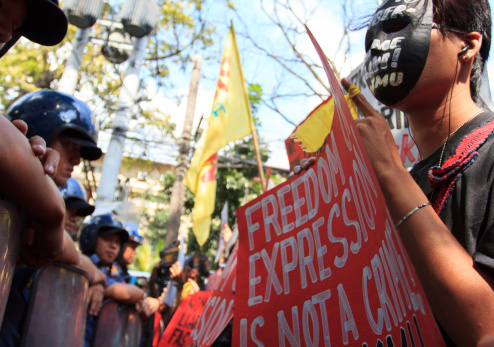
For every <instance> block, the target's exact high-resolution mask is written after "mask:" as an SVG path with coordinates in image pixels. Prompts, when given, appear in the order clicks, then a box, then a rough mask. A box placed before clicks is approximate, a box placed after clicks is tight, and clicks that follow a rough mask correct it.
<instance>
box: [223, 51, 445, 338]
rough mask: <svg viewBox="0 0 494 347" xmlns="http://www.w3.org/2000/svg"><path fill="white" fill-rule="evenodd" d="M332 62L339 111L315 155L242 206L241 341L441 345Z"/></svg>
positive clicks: (238, 320)
mask: <svg viewBox="0 0 494 347" xmlns="http://www.w3.org/2000/svg"><path fill="white" fill-rule="evenodd" d="M314 45H315V46H316V44H314ZM318 53H319V55H320V56H321V58H323V59H321V60H322V61H323V64H325V63H326V64H325V65H328V64H327V61H325V58H324V54H323V53H322V51H320V48H319V49H318ZM325 68H326V73H327V74H328V78H329V80H330V84H331V92H332V95H333V97H334V99H335V118H334V122H333V128H332V129H333V130H332V132H331V134H330V135H328V137H327V139H326V144H325V145H324V146H323V148H322V151H321V153H320V155H319V156H318V158H317V161H316V163H315V164H314V165H313V166H312V167H311V168H310V169H309V170H307V171H306V172H305V173H304V174H303V175H299V176H295V177H293V178H292V179H290V180H288V181H287V182H285V183H284V184H281V185H279V186H277V187H276V188H274V189H272V190H270V191H269V192H267V193H265V194H263V195H261V196H260V197H258V198H257V199H256V200H253V201H252V202H250V203H249V204H247V205H245V206H242V207H241V208H239V209H238V210H237V221H238V225H239V251H238V252H239V253H238V258H239V260H238V273H241V274H243V276H239V277H238V279H237V281H238V285H237V287H236V288H237V290H236V303H235V319H234V323H233V326H234V327H233V329H234V331H233V345H234V346H253V345H257V346H260V345H264V346H285V345H286V344H287V343H288V344H289V345H290V346H300V345H307V346H343V345H349V344H350V345H359V346H380V345H387V346H392V345H394V346H399V345H401V346H412V345H422V346H423V345H426V346H443V345H444V342H443V340H442V337H441V334H440V332H439V330H438V328H437V326H436V322H435V319H434V317H433V316H432V313H431V310H430V307H429V305H428V303H427V301H426V298H425V294H424V292H423V290H422V288H421V286H420V283H419V280H418V278H417V275H416V273H415V271H414V269H413V266H412V264H411V263H410V260H409V259H408V256H407V254H406V252H405V249H404V246H403V245H402V243H401V240H400V238H399V235H398V233H397V231H396V229H395V227H394V224H393V221H392V219H391V217H390V216H389V213H388V211H387V208H386V205H385V202H384V197H383V195H382V193H381V191H380V188H379V185H378V182H377V180H376V177H375V174H374V172H373V171H372V167H371V165H370V162H369V160H368V158H367V155H366V153H365V149H364V147H363V145H362V143H361V140H360V137H359V135H358V132H357V129H356V128H355V124H354V122H353V120H352V118H351V116H350V112H349V110H348V108H347V106H346V103H345V102H344V101H342V100H343V94H342V92H341V90H340V88H339V85H338V82H337V80H336V77H335V76H334V74H333V73H332V71H331V69H330V67H329V66H325Z"/></svg>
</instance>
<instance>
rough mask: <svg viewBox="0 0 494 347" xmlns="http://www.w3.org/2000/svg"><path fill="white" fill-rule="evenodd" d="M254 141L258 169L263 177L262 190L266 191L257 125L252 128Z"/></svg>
mask: <svg viewBox="0 0 494 347" xmlns="http://www.w3.org/2000/svg"><path fill="white" fill-rule="evenodd" d="M252 142H254V151H255V153H256V162H257V170H258V171H259V177H260V178H261V186H262V192H263V193H264V192H265V191H266V180H265V179H264V170H263V168H262V160H261V153H260V151H259V142H258V141H257V131H256V129H255V127H254V128H253V129H252Z"/></svg>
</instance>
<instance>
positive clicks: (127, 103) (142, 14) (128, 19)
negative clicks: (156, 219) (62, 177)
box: [95, 0, 159, 204]
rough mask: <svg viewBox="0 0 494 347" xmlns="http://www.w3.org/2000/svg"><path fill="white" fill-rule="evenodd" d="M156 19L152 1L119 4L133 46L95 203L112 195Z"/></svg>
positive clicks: (132, 0) (133, 0)
mask: <svg viewBox="0 0 494 347" xmlns="http://www.w3.org/2000/svg"><path fill="white" fill-rule="evenodd" d="M158 19H159V7H158V5H157V4H156V2H155V0H126V1H125V3H124V5H123V6H122V10H121V12H120V20H121V21H122V24H123V27H124V30H125V31H126V32H127V33H128V34H129V35H131V36H133V45H134V48H133V50H132V53H131V55H130V58H129V62H128V66H127V71H126V72H125V77H124V80H123V84H122V88H121V89H120V94H119V96H118V102H117V108H118V111H117V112H116V115H115V120H114V122H113V133H112V136H111V139H110V144H109V145H108V151H107V152H106V155H105V158H104V159H103V166H102V169H101V180H100V183H99V187H98V189H97V199H96V201H95V203H96V204H101V203H104V202H111V201H113V199H114V197H115V187H116V185H117V179H118V173H119V172H120V166H121V165H122V155H123V150H124V146H125V139H126V137H127V130H128V127H129V122H130V120H131V118H132V107H133V106H134V105H135V104H136V100H137V95H138V92H139V88H140V85H141V83H140V78H139V73H140V69H141V65H142V63H143V61H144V58H145V55H146V46H147V42H148V40H149V37H148V35H149V34H150V33H151V32H152V31H153V29H154V27H155V25H156V24H158Z"/></svg>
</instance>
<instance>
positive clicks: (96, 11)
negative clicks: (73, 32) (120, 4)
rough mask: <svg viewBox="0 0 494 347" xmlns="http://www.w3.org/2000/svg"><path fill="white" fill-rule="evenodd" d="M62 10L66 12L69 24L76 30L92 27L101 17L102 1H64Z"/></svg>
mask: <svg viewBox="0 0 494 347" xmlns="http://www.w3.org/2000/svg"><path fill="white" fill-rule="evenodd" d="M62 9H63V10H64V11H66V12H67V14H68V18H69V23H70V24H73V25H75V26H76V27H78V28H81V29H85V28H89V27H92V26H93V25H94V23H96V20H97V19H98V18H101V16H102V15H103V9H104V3H103V0H83V1H80V0H65V1H64V2H63V5H62Z"/></svg>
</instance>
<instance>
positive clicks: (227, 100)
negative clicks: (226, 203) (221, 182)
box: [184, 25, 254, 246]
mask: <svg viewBox="0 0 494 347" xmlns="http://www.w3.org/2000/svg"><path fill="white" fill-rule="evenodd" d="M253 127H254V126H253V123H252V118H251V113H250V104H249V99H248V95H247V88H246V86H245V81H244V76H243V74H242V66H241V65H240V57H239V54H238V49H237V42H236V40H235V32H234V30H233V25H232V27H231V29H230V33H229V34H228V38H227V40H226V44H225V49H224V50H223V55H222V57H221V70H220V76H219V78H218V84H217V86H216V94H215V97H214V102H213V107H212V110H211V114H210V115H209V118H208V125H207V128H206V129H205V130H204V131H203V133H202V135H201V138H200V140H199V143H198V146H197V149H196V151H195V153H194V157H193V158H192V162H191V163H190V167H189V170H188V171H187V174H186V175H185V178H184V184H185V185H186V186H187V187H188V188H189V189H190V190H191V191H192V193H193V194H194V195H195V204H194V211H193V227H192V230H193V231H194V235H195V236H196V239H197V242H198V243H199V245H201V246H202V245H203V244H204V243H205V242H206V240H207V239H208V236H209V227H210V221H211V215H212V214H213V211H214V200H215V197H216V168H217V153H218V151H219V150H220V149H221V148H223V147H224V146H225V145H226V144H227V143H229V142H231V141H235V140H240V139H241V138H243V137H245V136H247V135H249V134H251V132H252V129H253Z"/></svg>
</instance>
